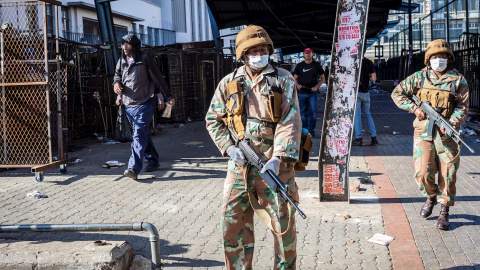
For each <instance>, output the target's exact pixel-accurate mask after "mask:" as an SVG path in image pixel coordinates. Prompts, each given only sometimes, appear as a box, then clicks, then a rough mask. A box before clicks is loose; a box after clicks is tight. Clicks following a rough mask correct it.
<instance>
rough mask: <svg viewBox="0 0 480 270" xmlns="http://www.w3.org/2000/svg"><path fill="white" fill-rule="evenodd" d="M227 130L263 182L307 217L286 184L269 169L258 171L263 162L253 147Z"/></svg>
mask: <svg viewBox="0 0 480 270" xmlns="http://www.w3.org/2000/svg"><path fill="white" fill-rule="evenodd" d="M228 130H229V131H230V135H231V136H232V138H233V140H234V141H235V144H236V145H237V147H238V148H239V149H240V150H241V151H242V153H243V155H244V156H245V158H246V159H247V162H248V163H250V164H252V165H253V166H255V167H257V169H258V173H259V174H260V177H262V179H263V181H265V183H267V185H268V186H269V187H270V188H271V189H273V190H274V191H275V193H277V194H278V195H279V196H280V198H282V199H283V201H284V202H287V201H288V202H290V203H291V204H292V205H293V207H295V209H296V210H297V212H298V214H299V215H300V216H301V217H302V218H304V219H305V218H307V216H306V215H305V214H304V213H303V212H302V210H300V208H298V206H297V205H296V204H295V201H294V200H293V199H292V197H290V196H289V195H288V188H289V186H288V184H287V185H286V184H284V183H283V182H282V181H281V180H280V179H279V178H278V177H277V176H276V175H275V173H273V172H272V171H271V170H267V171H266V172H264V173H261V172H260V171H261V170H262V168H263V166H265V163H264V162H263V161H262V160H261V159H260V157H259V156H258V155H257V153H255V151H253V149H252V148H251V147H250V145H248V143H247V142H246V141H245V140H239V139H238V137H237V135H236V134H235V133H234V132H233V131H232V130H230V129H228ZM245 181H246V179H245Z"/></svg>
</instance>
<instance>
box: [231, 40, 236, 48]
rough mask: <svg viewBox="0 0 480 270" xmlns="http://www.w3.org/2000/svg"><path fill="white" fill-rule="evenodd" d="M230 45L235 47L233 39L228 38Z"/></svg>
mask: <svg viewBox="0 0 480 270" xmlns="http://www.w3.org/2000/svg"><path fill="white" fill-rule="evenodd" d="M230 47H233V48H235V39H230Z"/></svg>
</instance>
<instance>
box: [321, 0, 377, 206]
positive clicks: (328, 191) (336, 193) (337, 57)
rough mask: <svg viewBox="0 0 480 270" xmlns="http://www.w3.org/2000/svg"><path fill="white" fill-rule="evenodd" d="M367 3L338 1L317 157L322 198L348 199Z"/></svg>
mask: <svg viewBox="0 0 480 270" xmlns="http://www.w3.org/2000/svg"><path fill="white" fill-rule="evenodd" d="M368 7H369V0H365V1H356V0H339V1H338V3H337V16H336V21H335V32H334V35H333V43H332V56H331V60H330V61H331V63H330V75H329V77H330V78H329V80H328V90H327V97H326V101H325V112H324V117H323V130H322V140H321V143H320V151H319V159H318V177H319V184H320V200H321V201H349V193H348V192H349V187H348V175H349V171H348V162H349V158H350V149H351V145H352V136H353V125H354V116H355V106H356V100H357V91H358V85H359V81H360V71H361V63H362V60H363V51H364V47H365V36H366V33H367V17H368ZM319 27H321V26H319Z"/></svg>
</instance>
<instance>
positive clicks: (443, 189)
mask: <svg viewBox="0 0 480 270" xmlns="http://www.w3.org/2000/svg"><path fill="white" fill-rule="evenodd" d="M427 72H428V73H429V74H428V76H429V78H430V80H431V83H432V85H434V86H436V87H437V88H441V89H450V85H451V82H454V84H455V86H456V87H455V89H456V90H455V95H456V96H455V108H454V110H453V113H452V115H451V116H450V119H449V121H450V123H451V124H453V123H457V124H458V126H460V125H462V124H464V123H465V119H466V118H467V112H468V84H467V81H466V80H465V77H463V75H462V74H460V73H459V72H458V71H457V70H456V69H453V70H448V71H447V72H446V73H445V74H443V76H441V78H438V77H437V75H436V74H435V72H433V71H432V70H431V69H427V68H424V69H422V70H421V71H418V72H415V73H414V74H413V75H411V76H409V77H408V78H406V79H405V80H403V81H402V82H400V84H399V85H398V86H397V87H396V88H395V89H394V90H393V92H392V99H393V101H394V102H395V104H397V106H398V107H399V108H400V109H403V110H406V111H409V112H411V113H413V112H415V110H416V109H417V108H418V106H417V105H416V104H415V103H414V102H413V101H412V100H410V98H409V97H411V96H412V95H414V94H416V93H417V92H418V91H419V90H420V88H421V83H422V78H426V77H427ZM425 82H427V79H425ZM428 122H429V120H428V119H425V120H419V119H418V118H416V119H415V121H414V122H413V127H414V128H415V131H414V142H413V162H414V164H415V179H416V180H417V183H418V186H419V188H420V191H421V192H422V193H423V194H424V195H426V196H429V197H431V196H435V195H437V200H438V201H439V202H441V203H442V204H444V205H446V206H453V205H454V204H455V192H456V189H455V182H456V173H457V170H458V166H459V165H460V158H458V159H456V160H453V159H454V157H455V156H456V155H457V153H458V152H459V151H460V149H459V147H458V145H457V143H456V142H455V141H453V139H452V138H451V137H450V136H446V135H443V133H441V132H440V131H439V128H438V127H437V131H436V132H438V134H440V138H441V141H442V144H443V147H444V151H445V153H446V156H447V160H443V159H442V158H440V157H439V155H438V153H437V150H436V147H435V144H434V142H433V138H431V137H428V136H427V128H428ZM452 160H453V162H448V161H452ZM437 172H439V174H438V185H437V184H436V183H435V174H436V173H437Z"/></svg>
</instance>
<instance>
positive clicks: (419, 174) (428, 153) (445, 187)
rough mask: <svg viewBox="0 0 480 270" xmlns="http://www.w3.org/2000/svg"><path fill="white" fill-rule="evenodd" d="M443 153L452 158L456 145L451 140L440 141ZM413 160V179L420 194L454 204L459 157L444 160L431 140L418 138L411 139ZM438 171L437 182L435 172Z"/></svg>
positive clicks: (456, 150)
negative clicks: (447, 160) (454, 159)
mask: <svg viewBox="0 0 480 270" xmlns="http://www.w3.org/2000/svg"><path fill="white" fill-rule="evenodd" d="M442 144H443V147H444V150H445V153H446V154H447V156H448V157H449V158H450V160H452V159H453V157H455V156H456V155H457V152H458V146H457V143H456V142H454V141H453V140H443V141H442ZM413 162H414V164H415V179H416V181H417V184H418V187H419V189H420V191H421V192H422V194H424V195H425V196H429V197H433V196H437V200H438V202H440V203H442V204H444V205H446V206H453V205H454V204H455V193H456V188H455V182H456V180H457V170H458V167H459V166H460V158H458V159H457V160H456V161H454V162H445V161H444V160H442V159H441V158H440V157H439V156H438V154H437V149H436V147H435V143H434V142H433V141H425V140H422V139H419V138H414V140H413ZM437 173H438V184H437V183H436V182H435V174H437Z"/></svg>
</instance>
